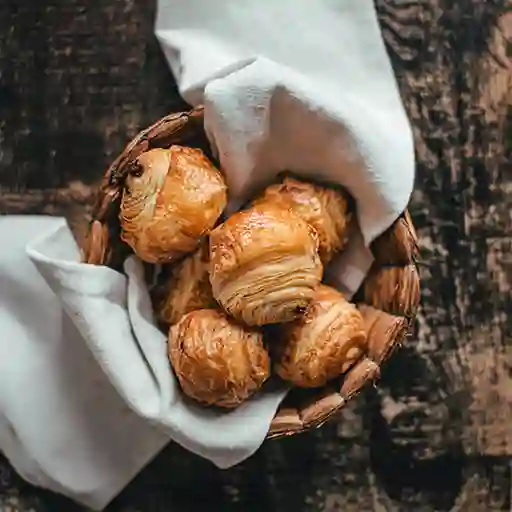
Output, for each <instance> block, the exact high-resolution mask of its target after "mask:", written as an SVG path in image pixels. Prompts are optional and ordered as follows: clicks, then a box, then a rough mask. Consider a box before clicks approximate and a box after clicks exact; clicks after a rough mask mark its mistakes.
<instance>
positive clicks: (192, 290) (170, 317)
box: [155, 240, 217, 325]
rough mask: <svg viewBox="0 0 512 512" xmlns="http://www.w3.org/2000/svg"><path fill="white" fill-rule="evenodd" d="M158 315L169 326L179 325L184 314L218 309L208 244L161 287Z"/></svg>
mask: <svg viewBox="0 0 512 512" xmlns="http://www.w3.org/2000/svg"><path fill="white" fill-rule="evenodd" d="M161 288H162V293H161V294H160V297H159V300H157V301H156V307H155V309H156V313H157V316H158V318H159V319H160V320H161V321H162V322H163V323H165V324H168V325H172V324H175V323H176V322H177V321H178V320H179V319H180V318H181V317H182V316H183V315H185V314H186V313H189V312H190V311H195V310H197V309H208V308H215V307H216V305H217V304H216V302H215V299H214V298H213V294H212V286H211V284H210V275H209V251H208V242H207V241H205V240H203V242H202V243H201V244H200V246H199V248H198V249H197V250H196V251H195V252H194V253H193V254H190V255H188V256H186V257H185V258H184V259H183V260H182V261H180V263H178V265H176V266H175V267H174V268H173V269H172V272H171V274H170V276H169V277H168V278H167V279H166V280H165V283H163V284H162V285H161Z"/></svg>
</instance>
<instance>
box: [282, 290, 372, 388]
mask: <svg viewBox="0 0 512 512" xmlns="http://www.w3.org/2000/svg"><path fill="white" fill-rule="evenodd" d="M278 332H279V339H278V340H276V342H275V345H274V349H275V350H276V358H275V370H276V373H277V374H278V375H279V376H280V377H281V378H282V379H283V380H286V381H289V382H292V383H293V384H295V385H296V386H299V387H304V388H311V387H319V386H323V385H324V384H326V382H327V381H329V380H330V379H333V378H335V377H337V376H339V375H342V374H343V373H345V372H346V371H347V370H348V369H349V368H350V367H351V366H352V365H353V364H354V363H355V362H356V361H358V360H359V359H360V358H361V356H362V355H363V353H364V352H365V343H366V333H365V330H364V322H363V318H362V316H361V313H359V311H358V310H357V308H356V307H355V306H354V305H353V304H351V303H350V302H348V301H347V300H346V299H345V297H344V296H343V295H342V294H341V293H339V292H338V291H336V290H335V289H333V288H330V287H329V286H325V285H321V286H319V287H318V288H317V290H316V293H315V297H314V299H313V301H312V302H311V304H310V305H309V307H308V308H307V310H306V312H305V313H304V315H303V316H302V317H300V318H298V319H297V320H295V321H294V322H291V323H289V324H286V325H283V326H281V327H280V329H279V331H278Z"/></svg>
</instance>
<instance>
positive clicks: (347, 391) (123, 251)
mask: <svg viewBox="0 0 512 512" xmlns="http://www.w3.org/2000/svg"><path fill="white" fill-rule="evenodd" d="M171 144H181V145H185V146H192V147H199V148H201V149H202V150H203V151H205V153H206V154H207V155H208V156H209V157H210V158H212V155H211V153H210V151H209V148H208V141H207V139H206V136H205V133H204V130H203V109H202V108H201V107H199V108H196V109H193V110H192V111H190V112H182V113H178V114H171V115H169V116H166V117H164V118H162V119H160V120H159V121H158V122H156V123H155V124H153V125H152V126H150V127H149V128H147V129H146V130H144V131H142V132H141V133H139V134H138V135H137V136H136V137H135V138H134V139H133V140H132V141H131V142H130V143H129V144H128V146H127V147H126V148H125V150H124V151H123V152H122V153H121V155H120V156H119V157H118V158H117V159H116V161H115V162H114V163H113V164H112V165H111V166H110V168H109V169H108V170H107V173H106V175H105V177H104V179H103V182H102V185H101V187H100V190H99V194H98V198H97V202H96V204H95V206H94V208H93V212H92V222H91V225H90V229H89V236H88V237H87V241H86V243H85V247H84V248H83V259H84V261H85V262H86V263H89V264H94V265H107V266H109V267H112V268H114V269H117V270H120V269H121V267H122V263H123V261H124V259H125V258H126V256H127V255H128V254H130V252H131V250H130V249H129V247H127V246H126V245H125V244H124V243H123V242H121V240H120V238H119V230H120V228H119V221H118V213H119V207H120V199H121V192H122V189H123V182H124V178H125V176H126V175H127V173H128V172H129V170H130V165H131V163H132V162H133V161H134V160H135V158H137V157H138V156H139V155H140V154H141V153H143V152H145V151H148V150H149V149H152V148H155V147H169V146H170V145H171ZM212 160H214V161H215V159H213V158H212ZM372 251H373V253H374V256H375V263H374V266H373V267H372V269H371V270H370V273H369V275H368V276H367V278H366V280H365V282H364V284H363V286H362V287H361V289H360V290H359V292H358V293H357V295H356V298H355V300H356V303H357V305H358V308H359V310H360V311H361V313H362V315H363V318H364V321H365V325H366V329H367V335H368V351H367V354H366V355H365V357H364V358H362V359H361V360H360V361H359V362H358V363H357V364H356V365H355V366H353V367H352V369H351V370H350V371H349V372H348V373H347V374H346V375H345V376H344V377H342V379H341V381H340V382H336V383H335V384H332V383H331V384H330V385H328V386H325V387H324V388H322V389H319V390H299V389H294V390H292V392H291V393H290V394H289V396H288V397H287V399H286V400H285V402H284V403H283V404H282V406H281V408H280V409H279V411H278V412H277V414H276V416H275V417H274V419H273V421H272V424H271V426H270V429H269V432H268V436H267V437H268V438H277V437H282V436H287V435H293V434H297V433H299V432H302V431H304V430H308V429H310V428H313V427H318V426H320V425H321V424H323V423H324V422H325V421H326V420H327V419H328V418H330V417H331V416H332V415H333V414H334V413H336V411H338V410H339V409H341V408H342V407H343V406H344V405H345V404H346V403H347V401H348V400H350V399H351V398H352V397H353V396H355V395H356V394H358V393H359V392H360V391H361V389H362V388H363V387H364V386H365V385H366V384H367V383H369V382H373V381H374V380H375V379H377V378H378V377H379V375H380V366H381V364H382V363H383V362H384V361H385V360H386V359H387V358H388V357H389V356H390V355H391V353H392V351H393V349H394V348H395V347H396V346H397V345H399V344H400V343H401V342H402V341H403V339H404V338H405V335H406V334H407V331H408V329H409V327H410V325H411V321H412V320H413V319H414V316H415V314H416V309H417V306H418V302H419V295H420V293H419V276H418V272H417V268H416V265H415V261H416V258H417V255H418V243H417V238H416V234H415V232H414V227H413V225H412V223H411V219H410V217H409V215H408V213H407V212H404V214H403V215H402V216H401V217H400V218H399V219H398V220H397V221H396V222H395V223H394V225H393V226H391V228H390V229H388V230H387V231H386V232H385V233H384V234H383V235H381V236H380V237H379V238H378V239H377V240H376V241H375V242H374V243H373V244H372Z"/></svg>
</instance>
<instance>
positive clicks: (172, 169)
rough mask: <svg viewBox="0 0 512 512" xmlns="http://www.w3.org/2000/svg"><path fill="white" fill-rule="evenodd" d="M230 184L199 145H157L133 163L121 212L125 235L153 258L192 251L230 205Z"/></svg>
mask: <svg viewBox="0 0 512 512" xmlns="http://www.w3.org/2000/svg"><path fill="white" fill-rule="evenodd" d="M226 201H227V187H226V184H225V182H224V179H223V177H222V175H221V174H220V172H219V171H218V170H217V169H216V168H215V166H214V165H213V164H212V163H211V162H210V161H209V160H208V159H207V158H206V156H205V155H204V154H203V152H202V151H201V150H200V149H194V148H188V147H182V146H171V147H170V148H169V149H152V150H150V151H148V152H146V153H143V154H142V155H140V156H139V157H138V158H137V159H136V160H135V161H134V163H133V164H132V165H131V170H130V173H129V175H128V176H127V178H126V182H125V188H124V191H123V195H122V200H121V210H120V214H119V219H120V224H121V239H122V240H123V241H124V242H126V243H127V244H128V245H129V246H131V248H132V249H133V251H134V252H135V253H136V254H137V256H139V258H140V259H141V260H143V261H146V262H148V263H169V262H170V261H172V260H174V259H175V258H176V257H179V256H182V255H183V254H185V253H188V252H191V251H193V250H194V249H195V248H196V246H197V244H198V242H199V239H200V238H201V237H202V236H203V235H204V234H205V233H207V232H209V231H210V230H211V229H212V228H213V227H214V225H215V224H216V222H217V220H218V219H219V217H220V215H221V213H222V211H223V210H224V208H225V206H226Z"/></svg>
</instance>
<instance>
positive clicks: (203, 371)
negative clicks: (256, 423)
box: [168, 309, 270, 408]
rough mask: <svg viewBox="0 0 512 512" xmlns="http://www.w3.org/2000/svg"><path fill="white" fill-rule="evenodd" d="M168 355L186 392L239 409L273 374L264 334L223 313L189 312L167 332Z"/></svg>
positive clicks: (213, 402)
mask: <svg viewBox="0 0 512 512" xmlns="http://www.w3.org/2000/svg"><path fill="white" fill-rule="evenodd" d="M168 348H169V358H170V361H171V365H172V367H173V369H174V372H175V374H176V376H177V378H178V380H179V382H180V385H181V388H182V390H183V392H184V393H185V394H186V395H187V396H189V397H190V398H193V399H194V400H196V401H198V402H201V403H203V404H205V405H217V406H219V407H228V408H232V407H236V406H238V405H239V404H240V403H242V402H243V401H244V400H246V399H247V398H248V397H249V396H251V395H252V394H253V393H255V392H256V391H257V390H258V389H260V388H261V386H262V385H263V383H264V382H265V381H266V380H267V378H268V377H269V375H270V359H269V356H268V353H267V351H266V350H265V347H264V346H263V335H262V333H261V332H260V331H259V330H257V329H255V328H250V327H244V326H242V325H241V324H239V323H237V322H236V321H235V320H234V319H232V318H230V317H228V316H227V315H226V314H225V313H223V312H222V311H219V310H214V309H202V310H198V311H192V312H190V313H187V314H186V315H185V316H183V317H182V318H181V320H180V321H179V322H178V323H177V324H175V325H174V326H173V327H171V329H170V330H169V342H168Z"/></svg>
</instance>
